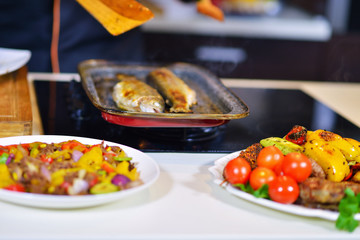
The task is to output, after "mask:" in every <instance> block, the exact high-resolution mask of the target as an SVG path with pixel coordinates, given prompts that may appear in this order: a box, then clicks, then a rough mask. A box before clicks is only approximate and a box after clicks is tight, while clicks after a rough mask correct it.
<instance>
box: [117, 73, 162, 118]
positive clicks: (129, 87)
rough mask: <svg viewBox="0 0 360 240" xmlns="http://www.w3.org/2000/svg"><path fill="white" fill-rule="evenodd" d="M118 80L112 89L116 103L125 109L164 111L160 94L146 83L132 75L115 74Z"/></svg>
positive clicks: (152, 111)
mask: <svg viewBox="0 0 360 240" xmlns="http://www.w3.org/2000/svg"><path fill="white" fill-rule="evenodd" d="M117 77H118V79H119V80H120V82H118V83H117V84H116V85H115V86H114V89H113V99H114V101H115V103H116V105H117V106H118V107H119V108H121V109H122V110H125V111H134V112H151V113H160V112H163V111H164V108H165V102H164V99H163V98H162V96H161V95H160V94H159V93H158V92H157V91H156V89H154V88H152V87H151V86H149V85H148V84H146V83H144V82H143V81H141V80H138V79H136V78H135V77H133V76H124V75H118V76H117Z"/></svg>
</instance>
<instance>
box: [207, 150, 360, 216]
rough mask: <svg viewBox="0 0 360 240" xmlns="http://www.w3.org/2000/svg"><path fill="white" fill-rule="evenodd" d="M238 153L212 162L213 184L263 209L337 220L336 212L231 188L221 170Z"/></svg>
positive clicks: (210, 169) (237, 154)
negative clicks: (258, 196)
mask: <svg viewBox="0 0 360 240" xmlns="http://www.w3.org/2000/svg"><path fill="white" fill-rule="evenodd" d="M239 153H240V151H237V152H233V153H231V154H229V155H226V156H224V157H222V158H220V159H218V160H216V161H215V162H214V165H213V166H211V167H210V168H209V171H210V172H211V173H212V175H213V176H214V183H215V184H217V185H219V186H222V187H223V188H224V189H225V190H226V191H227V192H229V193H231V194H233V195H235V196H237V197H239V198H241V199H244V200H247V201H249V202H252V203H255V204H258V205H261V206H264V207H268V208H272V209H275V210H278V211H282V212H286V213H290V214H294V215H298V216H304V217H318V218H322V219H327V220H331V221H336V220H337V218H338V216H339V213H338V212H334V211H329V210H323V209H313V208H307V207H303V206H300V205H295V204H281V203H277V202H274V201H271V200H268V199H264V198H257V197H255V196H254V195H252V194H249V193H246V192H244V191H242V190H240V189H238V188H236V187H234V186H232V185H231V184H229V183H227V182H225V181H224V178H223V170H224V168H225V166H226V164H227V162H229V161H230V160H232V159H234V158H236V157H237V156H239ZM354 219H355V220H358V221H360V214H356V215H355V216H354Z"/></svg>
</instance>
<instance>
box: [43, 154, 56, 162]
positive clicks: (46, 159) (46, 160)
mask: <svg viewBox="0 0 360 240" xmlns="http://www.w3.org/2000/svg"><path fill="white" fill-rule="evenodd" d="M40 159H41V161H43V162H45V163H52V162H53V161H54V159H52V158H51V157H47V156H46V155H45V154H42V155H41V157H40Z"/></svg>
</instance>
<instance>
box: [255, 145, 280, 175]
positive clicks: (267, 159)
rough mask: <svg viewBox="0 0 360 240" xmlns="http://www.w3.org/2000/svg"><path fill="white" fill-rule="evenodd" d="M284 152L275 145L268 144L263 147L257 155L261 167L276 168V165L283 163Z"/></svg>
mask: <svg viewBox="0 0 360 240" xmlns="http://www.w3.org/2000/svg"><path fill="white" fill-rule="evenodd" d="M283 159H284V154H283V153H282V152H281V151H280V149H278V148H277V147H275V146H268V147H264V148H263V149H261V151H260V152H259V155H258V157H257V164H258V166H259V167H266V168H270V169H274V168H275V167H276V165H279V164H281V162H282V161H283Z"/></svg>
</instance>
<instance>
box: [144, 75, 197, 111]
mask: <svg viewBox="0 0 360 240" xmlns="http://www.w3.org/2000/svg"><path fill="white" fill-rule="evenodd" d="M148 81H149V84H150V85H151V86H153V87H155V88H156V89H157V90H158V91H159V92H160V94H161V95H162V96H163V97H164V98H165V102H166V103H167V104H168V105H169V106H171V108H170V112H174V113H179V112H185V113H187V112H192V111H191V109H190V107H191V106H192V105H194V104H196V103H197V100H196V93H195V91H194V90H192V89H191V88H190V87H189V86H188V85H187V84H186V83H185V82H184V81H183V80H182V79H180V78H178V77H177V76H176V75H175V74H174V73H173V72H171V71H170V70H168V69H167V68H158V69H155V70H154V71H152V72H150V73H149V76H148Z"/></svg>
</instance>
